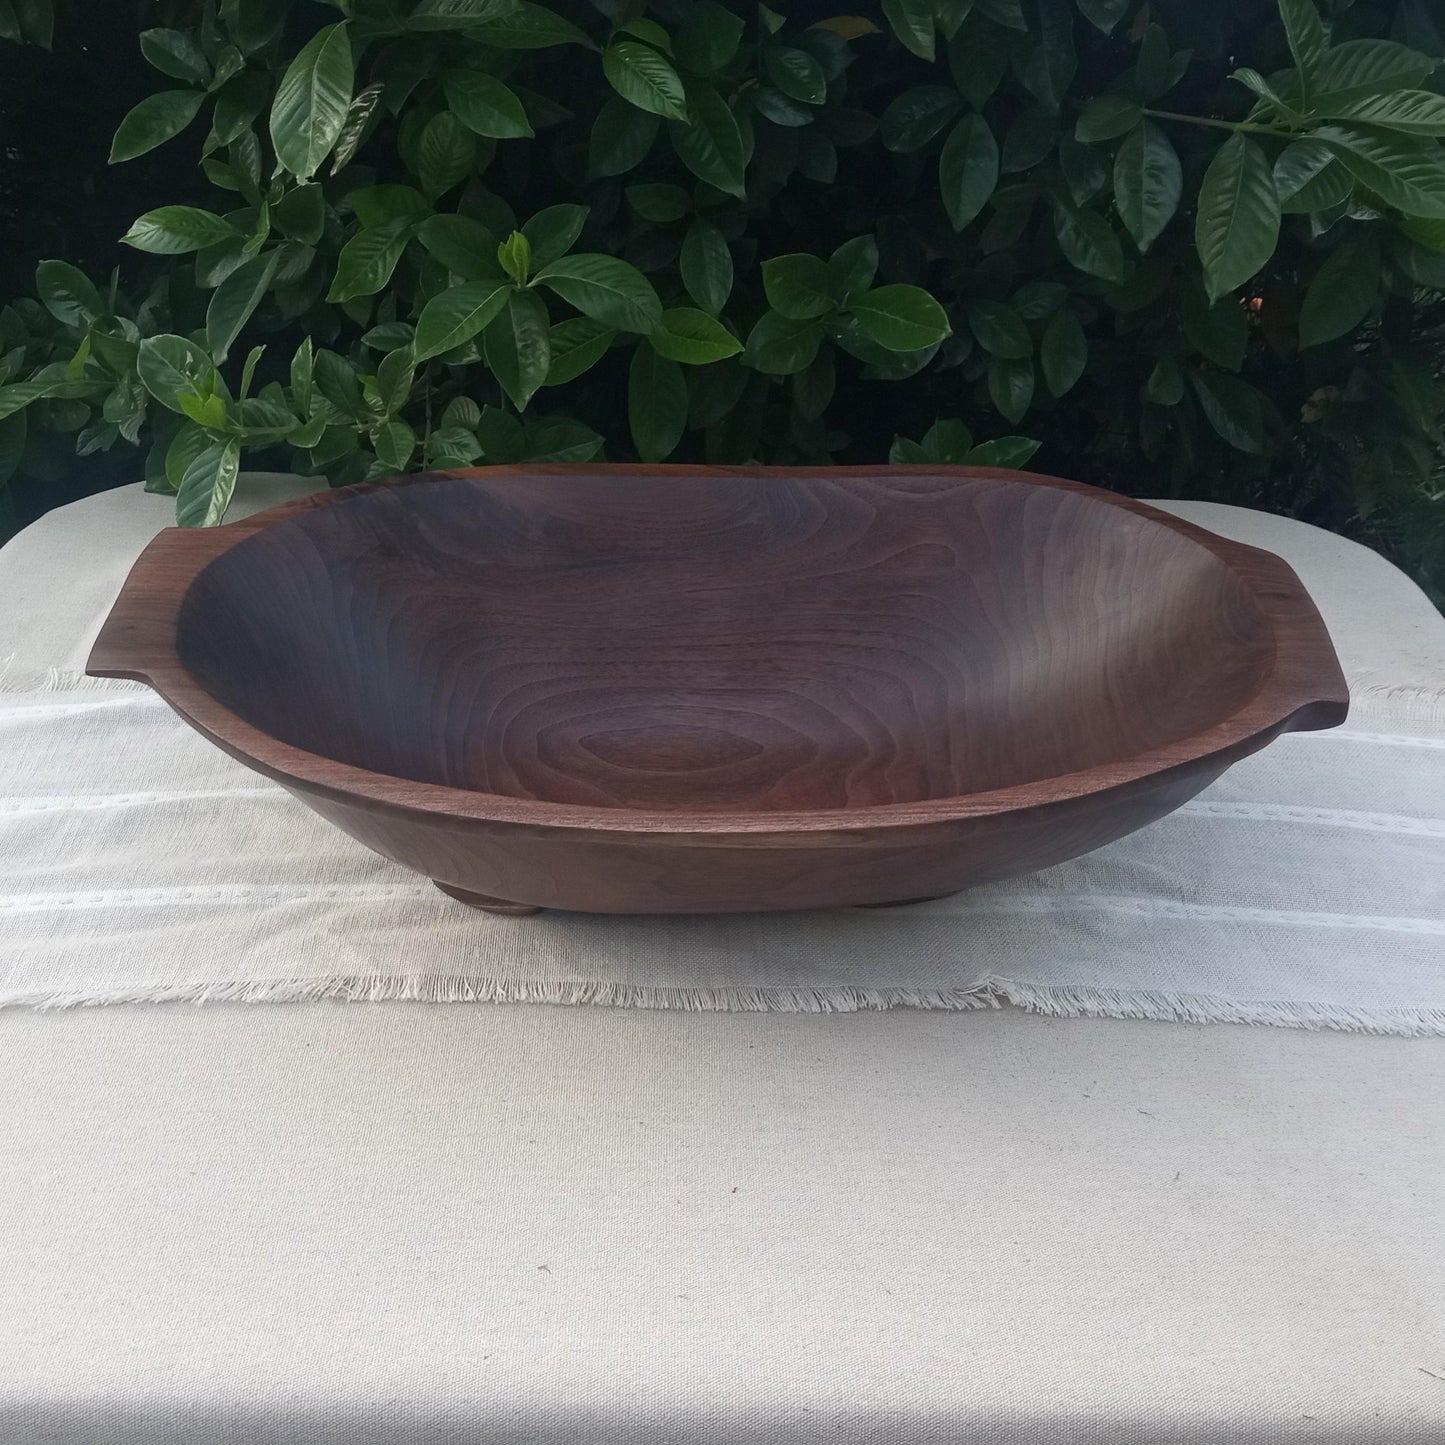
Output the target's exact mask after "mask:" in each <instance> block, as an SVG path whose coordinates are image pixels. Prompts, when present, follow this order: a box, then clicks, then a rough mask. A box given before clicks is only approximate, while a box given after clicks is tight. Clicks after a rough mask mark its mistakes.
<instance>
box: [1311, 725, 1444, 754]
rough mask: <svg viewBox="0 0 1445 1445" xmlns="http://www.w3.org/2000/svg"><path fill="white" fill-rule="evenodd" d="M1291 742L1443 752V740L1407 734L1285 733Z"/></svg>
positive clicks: (1338, 730)
mask: <svg viewBox="0 0 1445 1445" xmlns="http://www.w3.org/2000/svg"><path fill="white" fill-rule="evenodd" d="M1283 737H1284V738H1288V739H1290V740H1291V741H1294V740H1299V741H1309V742H1314V743H1378V744H1379V745H1380V746H1382V747H1391V748H1434V749H1440V750H1445V738H1415V737H1411V736H1410V735H1409V734H1408V733H1366V732H1355V731H1354V730H1353V729H1345V728H1329V729H1327V730H1324V731H1321V732H1309V733H1285V734H1283Z"/></svg>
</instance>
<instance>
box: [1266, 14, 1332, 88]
mask: <svg viewBox="0 0 1445 1445" xmlns="http://www.w3.org/2000/svg"><path fill="white" fill-rule="evenodd" d="M1277 3H1278V5H1279V18H1280V19H1281V20H1283V21H1284V33H1285V37H1286V39H1287V40H1288V41H1289V49H1290V54H1291V55H1292V56H1294V63H1295V67H1296V69H1297V71H1298V73H1299V77H1300V80H1301V83H1302V84H1301V91H1302V95H1303V96H1304V97H1305V98H1306V99H1307V98H1308V97H1309V95H1310V93H1311V92H1312V91H1313V90H1314V89H1315V84H1316V81H1317V79H1318V76H1319V71H1320V62H1321V61H1322V60H1323V59H1324V55H1325V51H1326V50H1327V49H1328V48H1329V39H1328V37H1327V36H1326V35H1325V27H1324V22H1323V21H1322V20H1321V19H1320V12H1319V11H1318V10H1316V9H1315V0H1277Z"/></svg>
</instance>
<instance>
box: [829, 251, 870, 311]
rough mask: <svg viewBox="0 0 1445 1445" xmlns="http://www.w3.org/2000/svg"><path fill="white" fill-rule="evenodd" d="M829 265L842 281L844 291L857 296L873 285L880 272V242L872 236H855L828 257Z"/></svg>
mask: <svg viewBox="0 0 1445 1445" xmlns="http://www.w3.org/2000/svg"><path fill="white" fill-rule="evenodd" d="M828 265H829V266H830V267H831V268H832V270H833V274H834V275H836V276H837V277H838V279H839V280H840V281H842V283H843V289H844V292H845V293H846V294H847V295H850V296H857V295H859V294H861V293H862V292H864V291H866V290H868V288H869V287H870V286H872V284H873V281H874V278H875V277H876V276H877V274H878V242H877V241H876V240H875V239H874V238H873V237H872V236H854V237H853V239H852V240H851V241H844V242H843V244H842V245H841V246H839V247H838V249H837V250H836V251H834V252H833V254H832V255H831V256H829V257H828Z"/></svg>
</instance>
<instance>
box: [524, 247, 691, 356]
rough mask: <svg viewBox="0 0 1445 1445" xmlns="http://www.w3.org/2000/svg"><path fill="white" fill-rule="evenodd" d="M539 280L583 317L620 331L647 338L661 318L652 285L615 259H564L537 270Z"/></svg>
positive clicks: (634, 269) (585, 254)
mask: <svg viewBox="0 0 1445 1445" xmlns="http://www.w3.org/2000/svg"><path fill="white" fill-rule="evenodd" d="M536 279H537V281H538V282H539V283H540V284H541V285H543V286H546V287H548V288H549V289H550V290H552V291H555V292H556V293H557V295H558V296H560V297H561V298H562V299H563V300H564V301H565V302H567V304H568V305H569V306H575V307H576V308H577V310H578V311H580V312H582V313H583V315H585V316H590V317H592V318H593V320H595V321H601V322H602V323H603V324H604V325H606V326H612V327H615V328H616V329H617V330H619V331H640V332H641V333H642V334H643V335H644V336H646V335H649V334H650V333H651V332H652V330H653V328H654V327H655V326H656V325H657V323H658V321H660V320H661V318H662V303H661V302H660V301H659V300H658V299H657V292H656V291H654V290H653V288H652V283H651V282H650V281H649V280H648V279H647V277H646V276H644V275H643V274H642V272H641V271H639V270H638V269H637V268H636V267H635V266H632V265H629V264H628V263H627V262H626V261H622V260H619V259H618V258H617V257H615V256H600V255H591V254H588V253H585V252H584V253H582V254H580V255H575V256H563V257H562V258H561V260H559V261H553V262H552V263H551V264H550V265H547V266H544V267H543V268H542V269H541V270H540V271H538V272H537V276H536Z"/></svg>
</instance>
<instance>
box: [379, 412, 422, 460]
mask: <svg viewBox="0 0 1445 1445" xmlns="http://www.w3.org/2000/svg"><path fill="white" fill-rule="evenodd" d="M372 445H373V446H374V447H375V448H376V455H377V456H378V457H379V458H380V459H381V460H382V461H384V462H385V463H386V464H387V466H389V467H391V468H393V469H394V470H395V471H398V472H404V471H405V470H406V469H407V467H408V465H409V464H410V462H411V459H412V455H413V453H415V451H416V433H415V432H414V431H413V430H412V429H411V428H410V427H409V426H408V425H407V424H406V423H405V422H404V421H400V420H396V421H389V422H385V423H383V424H382V425H381V426H379V427H377V429H376V436H375V437H374V438H373V441H372Z"/></svg>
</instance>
